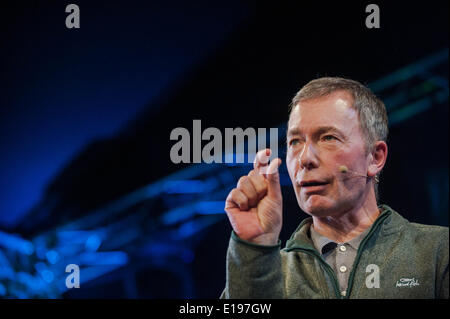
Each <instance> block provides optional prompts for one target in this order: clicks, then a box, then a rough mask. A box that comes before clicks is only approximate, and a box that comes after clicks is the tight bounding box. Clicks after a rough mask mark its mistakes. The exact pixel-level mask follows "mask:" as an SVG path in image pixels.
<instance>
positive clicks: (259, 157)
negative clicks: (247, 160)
mask: <svg viewBox="0 0 450 319" xmlns="http://www.w3.org/2000/svg"><path fill="white" fill-rule="evenodd" d="M270 153H271V151H270V148H266V149H263V150H260V151H259V152H258V153H256V156H255V160H254V161H253V168H254V169H257V170H258V169H260V168H261V167H263V166H266V165H267V164H268V163H269V157H270Z"/></svg>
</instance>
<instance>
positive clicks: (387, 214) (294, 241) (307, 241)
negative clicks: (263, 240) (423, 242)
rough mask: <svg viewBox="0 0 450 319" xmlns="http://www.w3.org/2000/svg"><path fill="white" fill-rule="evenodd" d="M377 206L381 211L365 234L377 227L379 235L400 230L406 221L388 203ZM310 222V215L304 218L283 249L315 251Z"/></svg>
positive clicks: (370, 232)
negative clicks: (309, 233)
mask: <svg viewBox="0 0 450 319" xmlns="http://www.w3.org/2000/svg"><path fill="white" fill-rule="evenodd" d="M378 208H379V209H380V211H381V213H380V215H379V216H378V217H377V219H376V220H375V221H374V223H373V224H372V226H371V227H370V230H369V232H368V233H367V234H366V236H369V235H371V234H372V233H373V232H374V231H376V230H378V229H381V230H380V236H387V235H390V234H393V233H396V232H398V231H401V230H402V229H403V227H404V225H405V224H406V223H407V222H408V221H407V220H406V219H404V218H403V217H402V216H400V215H399V214H398V213H397V212H396V211H394V210H393V209H392V208H390V207H389V206H388V205H379V206H378ZM311 224H312V217H308V218H305V219H304V220H303V221H302V222H301V223H300V225H299V226H298V227H297V229H296V230H295V231H294V233H293V234H292V236H291V238H290V239H289V240H288V241H287V242H286V248H285V249H287V250H290V249H294V248H296V249H303V250H312V251H316V249H315V247H314V243H313V241H312V240H311V238H310V236H309V235H308V232H309V228H310V227H311Z"/></svg>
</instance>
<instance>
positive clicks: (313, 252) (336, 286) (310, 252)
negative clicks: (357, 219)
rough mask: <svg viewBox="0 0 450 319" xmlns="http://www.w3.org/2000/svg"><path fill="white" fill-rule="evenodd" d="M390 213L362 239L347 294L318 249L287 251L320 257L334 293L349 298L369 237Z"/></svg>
mask: <svg viewBox="0 0 450 319" xmlns="http://www.w3.org/2000/svg"><path fill="white" fill-rule="evenodd" d="M389 215H390V214H388V213H387V214H385V215H384V216H381V217H379V218H378V219H377V220H376V221H375V223H374V224H373V225H372V227H371V229H370V231H369V233H368V234H367V235H366V237H364V239H363V240H362V242H361V245H359V247H358V251H357V253H356V257H355V261H354V262H353V267H352V271H351V272H350V277H349V279H348V285H347V293H346V294H345V296H342V295H341V293H340V291H339V283H338V281H337V278H336V274H335V273H334V270H333V269H332V268H331V266H330V265H328V263H327V262H326V261H325V260H324V259H323V257H322V256H321V255H320V254H319V253H318V252H317V251H316V250H313V249H305V248H301V247H292V248H288V249H287V251H301V252H304V253H306V254H308V255H311V256H314V257H316V258H317V259H319V261H320V262H321V264H322V266H324V268H325V271H326V272H327V274H328V276H329V277H330V278H331V282H332V284H333V288H334V293H335V294H336V297H337V298H338V299H348V298H349V297H350V293H351V290H352V288H353V287H352V286H353V279H354V277H355V271H356V267H357V266H358V264H359V259H360V258H361V255H362V251H363V248H364V246H365V245H366V243H367V241H368V240H369V238H370V237H371V236H372V234H373V233H374V232H375V230H376V229H377V228H378V225H379V224H380V223H381V222H383V221H384V220H385V219H386V218H387V217H388V216H389Z"/></svg>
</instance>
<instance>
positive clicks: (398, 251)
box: [221, 205, 449, 298]
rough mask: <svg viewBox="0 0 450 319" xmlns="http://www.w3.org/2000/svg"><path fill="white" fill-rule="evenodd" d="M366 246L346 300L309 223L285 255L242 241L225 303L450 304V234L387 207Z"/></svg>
mask: <svg viewBox="0 0 450 319" xmlns="http://www.w3.org/2000/svg"><path fill="white" fill-rule="evenodd" d="M379 208H380V210H381V214H380V215H379V216H378V218H377V220H376V221H375V222H374V223H373V225H372V226H371V228H370V231H369V232H368V234H367V235H366V237H365V238H364V239H363V240H362V242H361V244H360V246H359V249H358V252H357V255H356V258H355V261H354V264H353V267H352V271H351V273H350V276H349V282H348V289H347V293H346V296H341V293H340V291H339V285H338V281H337V279H336V275H335V273H334V271H333V270H332V268H331V267H330V266H329V265H328V264H327V263H326V262H325V260H324V259H323V258H322V256H321V255H320V254H319V252H318V251H317V250H316V249H315V248H314V245H313V242H312V240H311V238H310V237H309V236H308V229H309V227H310V225H311V222H312V218H306V219H305V220H303V221H302V223H301V224H300V225H299V227H298V228H297V230H296V231H295V232H294V234H293V235H292V236H291V238H290V239H289V240H288V241H287V243H286V247H285V248H284V249H282V250H281V251H280V242H279V243H278V245H276V246H262V245H256V244H252V243H250V242H247V241H244V240H242V239H240V238H239V237H238V236H237V235H236V234H235V233H234V232H232V236H231V239H230V243H229V247H228V252H227V276H226V286H225V289H224V291H223V292H222V295H221V298H448V297H449V292H448V287H449V275H448V255H449V229H448V227H441V226H428V225H421V224H416V223H410V222H409V221H407V220H406V219H405V218H403V217H402V216H400V215H399V214H398V213H397V212H395V211H394V210H393V209H391V208H390V207H389V206H387V205H381V206H380V207H379Z"/></svg>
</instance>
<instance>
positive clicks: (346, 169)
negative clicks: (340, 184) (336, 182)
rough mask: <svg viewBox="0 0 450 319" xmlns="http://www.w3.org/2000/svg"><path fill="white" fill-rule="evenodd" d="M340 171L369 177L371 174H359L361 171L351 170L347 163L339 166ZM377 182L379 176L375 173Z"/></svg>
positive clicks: (376, 181)
mask: <svg viewBox="0 0 450 319" xmlns="http://www.w3.org/2000/svg"><path fill="white" fill-rule="evenodd" d="M339 172H341V173H344V174H346V173H352V174H353V175H356V176H361V177H366V178H369V176H367V175H363V174H359V173H357V172H354V171H351V170H349V169H348V167H347V166H345V165H341V166H339ZM375 183H378V176H377V175H375Z"/></svg>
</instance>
